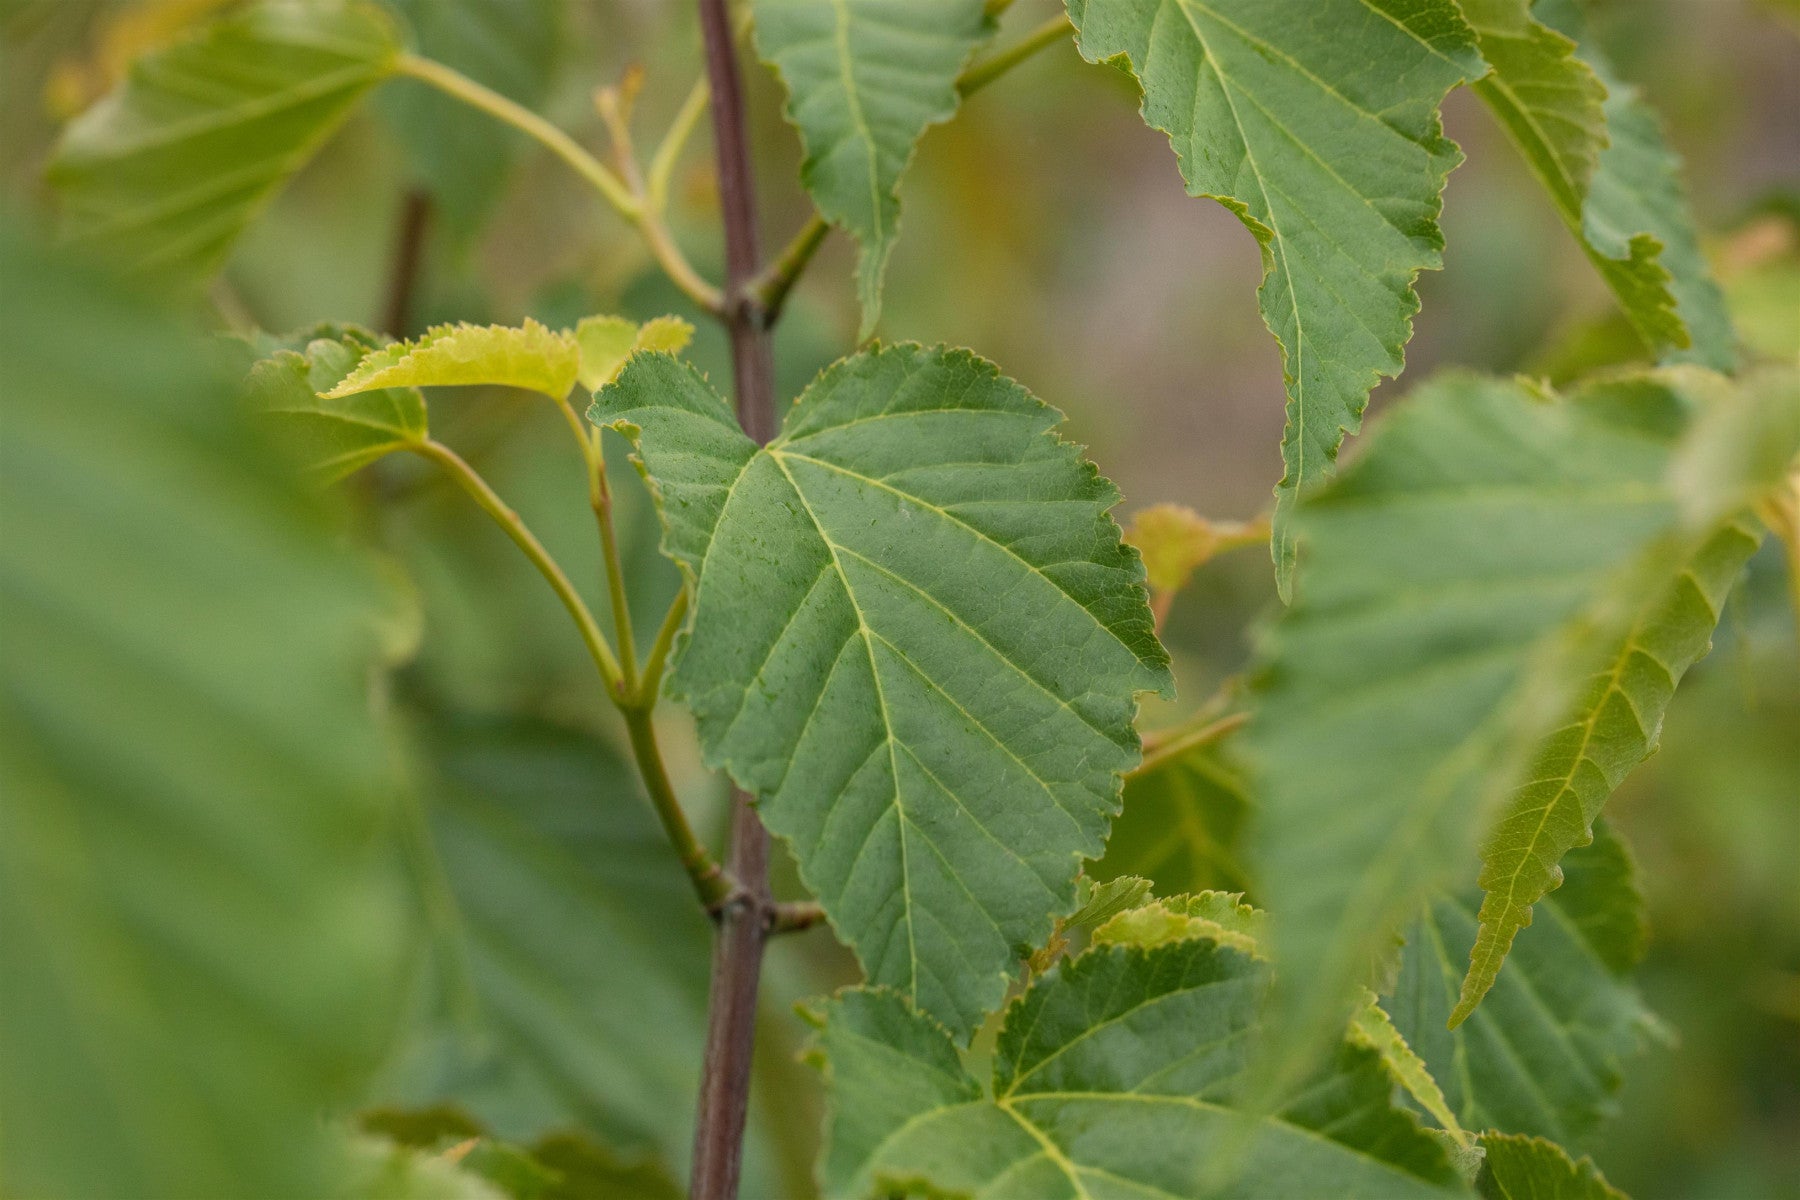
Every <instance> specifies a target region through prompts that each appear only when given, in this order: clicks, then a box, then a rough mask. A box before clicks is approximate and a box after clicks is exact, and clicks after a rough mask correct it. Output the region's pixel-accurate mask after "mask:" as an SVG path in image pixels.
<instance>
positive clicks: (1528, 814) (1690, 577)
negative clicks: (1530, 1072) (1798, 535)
mask: <svg viewBox="0 0 1800 1200" xmlns="http://www.w3.org/2000/svg"><path fill="white" fill-rule="evenodd" d="M1760 540H1761V538H1760V534H1759V533H1758V532H1756V531H1754V530H1753V528H1752V526H1751V525H1750V524H1749V522H1748V521H1741V522H1734V523H1732V524H1729V525H1727V526H1726V527H1725V528H1724V529H1722V530H1720V531H1719V532H1718V534H1717V535H1716V536H1714V537H1713V538H1712V539H1711V540H1710V541H1708V542H1707V543H1706V544H1704V545H1702V546H1701V547H1700V548H1699V550H1698V552H1697V553H1695V554H1694V555H1693V557H1692V558H1691V559H1690V560H1689V561H1688V562H1687V563H1686V564H1685V565H1683V566H1682V567H1681V569H1680V570H1679V571H1678V572H1677V573H1676V574H1675V575H1674V577H1673V578H1672V579H1669V580H1667V581H1666V584H1665V586H1663V587H1662V588H1661V589H1660V592H1659V593H1658V594H1656V595H1654V596H1652V597H1650V598H1649V601H1648V602H1647V603H1646V604H1645V605H1644V606H1643V607H1642V608H1641V609H1640V610H1639V612H1638V614H1637V615H1636V617H1635V618H1634V619H1633V621H1632V624H1631V627H1630V629H1629V630H1628V631H1627V632H1626V634H1625V636H1624V638H1623V639H1621V640H1619V641H1618V642H1616V643H1614V644H1613V645H1612V646H1611V647H1609V649H1608V652H1607V656H1606V662H1605V665H1604V666H1602V668H1601V669H1600V670H1599V671H1598V672H1597V673H1596V674H1595V675H1594V676H1593V677H1592V678H1591V679H1590V680H1589V681H1588V683H1587V685H1586V687H1585V690H1584V692H1583V694H1582V696H1581V698H1580V700H1579V701H1577V703H1576V705H1575V707H1574V709H1573V711H1572V712H1571V714H1570V719H1569V721H1568V723H1567V724H1565V725H1563V726H1562V727H1561V728H1559V729H1557V730H1556V731H1555V732H1553V733H1552V734H1551V735H1550V736H1549V737H1548V739H1546V741H1545V742H1544V744H1543V747H1542V749H1541V750H1540V752H1539V754H1538V757H1537V760H1536V761H1535V763H1534V764H1533V765H1532V767H1531V768H1530V770H1529V772H1528V774H1529V776H1530V782H1529V783H1527V784H1525V785H1524V786H1522V787H1520V788H1519V789H1518V790H1517V791H1516V792H1514V793H1513V795H1512V797H1511V798H1510V799H1509V800H1508V801H1507V802H1506V807H1505V809H1504V810H1503V811H1502V814H1501V817H1500V820H1499V822H1498V824H1496V825H1495V826H1494V828H1493V830H1492V831H1491V832H1490V833H1489V834H1488V837H1487V842H1486V844H1485V845H1484V846H1483V847H1482V852H1481V876H1480V884H1481V886H1482V887H1483V888H1484V889H1485V890H1486V893H1487V894H1486V895H1485V896H1484V897H1483V899H1482V903H1481V916H1480V922H1481V928H1480V932H1479V933H1478V935H1477V936H1476V939H1475V946H1474V949H1473V952H1472V953H1471V956H1470V963H1469V970H1468V976H1467V977H1466V978H1465V979H1464V980H1463V986H1462V996H1461V999H1459V1000H1458V1002H1457V1005H1456V1011H1455V1012H1453V1013H1452V1014H1451V1016H1450V1020H1451V1023H1452V1024H1456V1023H1460V1022H1462V1021H1464V1020H1466V1019H1467V1018H1468V1016H1469V1014H1470V1013H1471V1012H1473V1011H1474V1010H1475V1006H1476V1005H1477V1004H1479V1003H1480V1002H1481V997H1482V996H1484V995H1486V994H1487V990H1488V988H1490V987H1492V986H1493V983H1494V978H1495V976H1496V975H1497V974H1498V973H1499V971H1500V964H1501V962H1503V961H1504V960H1505V958H1506V952H1507V950H1508V949H1509V948H1510V947H1511V946H1512V943H1513V939H1514V937H1516V936H1517V935H1518V932H1519V930H1521V929H1523V928H1524V927H1525V926H1527V925H1529V924H1530V923H1531V906H1532V905H1533V904H1535V903H1536V902H1537V901H1538V900H1539V899H1541V898H1542V897H1543V895H1544V894H1545V893H1546V892H1548V891H1549V890H1550V889H1551V888H1554V887H1556V886H1558V884H1560V883H1561V881H1562V871H1561V869H1560V868H1559V867H1558V866H1557V863H1558V862H1560V861H1561V859H1562V857H1563V855H1565V854H1567V853H1568V852H1569V851H1570V850H1571V849H1573V848H1574V847H1576V846H1577V845H1580V844H1582V843H1583V842H1585V841H1586V840H1587V839H1588V838H1589V837H1590V836H1591V834H1590V832H1589V831H1590V829H1591V828H1592V826H1593V823H1594V818H1595V817H1597V816H1599V815H1600V809H1601V807H1602V806H1603V805H1604V804H1605V803H1606V798H1607V797H1608V796H1610V795H1612V792H1613V789H1614V788H1616V787H1618V786H1619V783H1620V782H1621V781H1622V780H1623V779H1624V778H1625V776H1626V775H1627V774H1628V773H1629V772H1631V771H1632V770H1633V769H1634V768H1636V767H1637V765H1638V764H1639V763H1641V762H1643V761H1644V760H1645V759H1646V758H1648V757H1650V755H1651V754H1652V753H1654V752H1655V750H1656V744H1657V736H1658V733H1659V732H1660V730H1661V727H1662V718H1663V714H1664V713H1665V712H1666V711H1668V707H1669V701H1670V700H1671V699H1673V698H1674V695H1675V688H1676V687H1677V686H1678V685H1679V684H1680V682H1681V677H1682V675H1683V674H1685V673H1686V671H1687V669H1688V668H1689V667H1690V666H1692V665H1693V664H1694V663H1695V662H1696V661H1698V660H1699V659H1700V658H1701V657H1703V656H1704V655H1705V654H1706V653H1707V652H1708V651H1709V650H1711V649H1712V631H1713V628H1714V627H1715V626H1717V625H1718V623H1719V618H1720V616H1721V615H1722V614H1723V613H1724V610H1725V597H1726V596H1727V595H1728V594H1729V593H1730V591H1731V588H1732V585H1733V584H1734V583H1735V582H1736V581H1737V578H1738V575H1739V573H1740V572H1741V571H1742V570H1743V567H1744V563H1745V562H1746V561H1747V560H1748V559H1749V557H1750V555H1751V553H1752V552H1753V551H1754V550H1755V549H1756V546H1757V543H1758V542H1759V541H1760Z"/></svg>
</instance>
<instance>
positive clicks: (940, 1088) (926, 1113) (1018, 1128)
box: [818, 940, 1469, 1200]
mask: <svg viewBox="0 0 1800 1200" xmlns="http://www.w3.org/2000/svg"><path fill="white" fill-rule="evenodd" d="M1266 981H1267V969H1266V967H1264V966H1263V965H1261V964H1259V963H1257V962H1255V961H1254V960H1252V959H1250V958H1248V957H1246V956H1244V955H1242V954H1239V953H1238V952H1236V951H1234V950H1231V949H1227V948H1225V947H1222V946H1219V945H1216V944H1214V943H1213V942H1211V941H1207V940H1177V941H1170V942H1165V943H1162V944H1160V945H1156V946H1153V947H1150V948H1141V947H1138V946H1128V945H1109V946H1099V947H1096V948H1095V949H1092V950H1090V951H1088V952H1087V953H1086V954H1083V955H1082V956H1081V957H1079V958H1077V959H1074V960H1072V961H1070V962H1066V963H1063V964H1061V965H1060V966H1058V967H1057V968H1056V969H1054V970H1053V971H1051V972H1050V973H1049V974H1048V975H1046V976H1045V977H1044V978H1042V979H1041V980H1039V981H1038V982H1037V983H1036V984H1034V985H1033V986H1032V987H1031V989H1030V990H1029V991H1027V992H1026V993H1025V995H1024V996H1022V997H1021V998H1020V999H1019V1000H1018V1001H1017V1002H1015V1003H1014V1004H1013V1005H1012V1007H1011V1008H1010V1009H1008V1011H1007V1015H1006V1022H1005V1024H1004V1026H1003V1027H1002V1028H1001V1030H1000V1034H999V1040H998V1042H997V1044H996V1046H995V1051H994V1058H993V1075H992V1079H991V1082H990V1083H989V1084H988V1085H987V1086H986V1087H984V1086H983V1085H982V1084H981V1083H979V1082H977V1080H976V1079H975V1078H973V1077H972V1076H970V1075H969V1074H968V1073H967V1071H966V1070H965V1069H964V1068H963V1066H962V1064H961V1062H960V1061H959V1060H958V1057H957V1054H956V1048H955V1043H954V1042H953V1041H952V1040H951V1038H950V1036H949V1034H948V1033H947V1032H946V1031H945V1030H944V1029H942V1028H941V1027H940V1026H938V1025H937V1024H936V1023H935V1022H933V1021H932V1020H931V1019H930V1018H929V1017H928V1016H926V1015H924V1014H922V1013H920V1012H918V1011H917V1010H916V1009H914V1008H913V1007H912V1006H911V1005H909V1004H908V1003H907V1002H906V1000H905V999H904V998H903V997H901V996H898V995H895V994H894V993H892V992H888V991H884V990H865V989H858V990H853V991H849V992H845V993H843V994H841V995H839V996H838V997H837V998H836V999H834V1000H833V1001H832V1002H831V1003H830V1005H829V1006H828V1008H827V1014H826V1021H825V1026H824V1030H823V1032H822V1033H821V1035H820V1038H819V1043H818V1049H819V1050H820V1051H821V1053H820V1055H819V1057H820V1058H821V1059H822V1061H823V1064H824V1067H825V1071H826V1076H827V1080H828V1082H829V1085H830V1093H831V1114H830V1119H829V1125H828V1128H827V1134H826V1147H825V1151H824V1158H823V1163H822V1166H821V1171H820V1175H821V1180H822V1183H823V1185H824V1190H825V1194H826V1195H827V1196H828V1197H831V1198H832V1200H869V1198H871V1197H878V1196H888V1195H892V1194H894V1193H903V1194H916V1193H919V1192H924V1193H925V1194H928V1195H933V1196H940V1195H941V1196H968V1197H982V1198H986V1200H1011V1198H1012V1197H1032V1198H1033V1200H1081V1198H1087V1197H1093V1198H1096V1200H1097V1198H1099V1197H1120V1198H1123V1197H1127V1196H1133V1197H1136V1196H1143V1197H1150V1196H1156V1197H1169V1198H1175V1200H1187V1198H1193V1200H1199V1198H1200V1197H1203V1196H1210V1195H1218V1194H1220V1193H1219V1192H1218V1191H1217V1190H1215V1189H1213V1188H1211V1187H1209V1186H1207V1176H1208V1173H1209V1169H1210V1168H1212V1167H1214V1166H1215V1165H1216V1162H1217V1160H1218V1159H1219V1157H1220V1156H1222V1155H1225V1154H1228V1153H1230V1152H1231V1150H1232V1148H1233V1147H1237V1146H1243V1145H1244V1140H1247V1141H1248V1146H1247V1148H1246V1149H1245V1150H1244V1152H1243V1153H1242V1156H1241V1162H1242V1166H1241V1168H1240V1170H1239V1173H1238V1174H1237V1175H1236V1177H1235V1179H1234V1180H1233V1186H1232V1188H1231V1190H1230V1194H1232V1195H1241V1196H1270V1197H1274V1196H1280V1197H1289V1196H1295V1197H1297V1196H1323V1195H1330V1196H1334V1197H1346V1198H1355V1200H1402V1198H1403V1197H1424V1196H1464V1195H1468V1194H1469V1193H1468V1192H1467V1191H1466V1190H1465V1189H1464V1187H1463V1185H1462V1182H1461V1180H1460V1178H1459V1177H1458V1175H1457V1174H1456V1172H1455V1171H1454V1170H1453V1169H1452V1167H1451V1166H1450V1163H1449V1161H1448V1159H1447V1158H1446V1156H1445V1153H1444V1151H1443V1149H1442V1148H1441V1147H1440V1145H1439V1143H1438V1142H1437V1141H1436V1140H1434V1139H1433V1138H1432V1137H1431V1136H1429V1134H1427V1133H1426V1131H1425V1130H1423V1129H1421V1128H1420V1127H1419V1125H1418V1123H1417V1122H1416V1120H1414V1119H1413V1118H1412V1116H1411V1115H1410V1114H1408V1113H1406V1112H1404V1111H1402V1110H1400V1109H1398V1108H1396V1107H1394V1105H1393V1103H1392V1100H1391V1095H1392V1091H1393V1084H1392V1082H1391V1081H1390V1079H1389V1077H1388V1075H1387V1073H1386V1071H1385V1070H1384V1069H1383V1067H1382V1065H1381V1062H1380V1060H1379V1058H1378V1057H1377V1055H1376V1054H1375V1053H1374V1052H1373V1051H1371V1050H1368V1049H1365V1048H1362V1047H1358V1046H1352V1045H1348V1044H1346V1045H1342V1046H1340V1047H1339V1049H1338V1051H1337V1053H1336V1054H1335V1055H1334V1056H1333V1058H1332V1061H1331V1062H1330V1063H1329V1064H1328V1065H1327V1066H1325V1067H1324V1068H1322V1069H1321V1070H1320V1071H1318V1072H1316V1073H1315V1074H1314V1075H1313V1076H1311V1077H1310V1078H1309V1079H1308V1080H1306V1081H1305V1083H1304V1084H1303V1085H1302V1086H1301V1087H1299V1088H1297V1089H1295V1090H1294V1091H1293V1092H1292V1093H1291V1094H1290V1095H1289V1096H1288V1098H1287V1099H1286V1100H1285V1101H1284V1102H1282V1103H1280V1104H1278V1105H1276V1106H1274V1107H1273V1108H1272V1109H1271V1111H1269V1112H1268V1113H1267V1114H1265V1115H1260V1116H1251V1115H1249V1114H1247V1113H1245V1112H1243V1111H1241V1110H1239V1109H1237V1108H1235V1107H1234V1106H1233V1099H1234V1096H1235V1095H1236V1093H1237V1092H1238V1091H1239V1090H1240V1088H1241V1083H1242V1079H1243V1075H1244V1064H1245V1062H1246V1059H1247V1058H1248V1047H1249V1045H1250V1043H1251V1041H1252V1035H1253V1034H1254V1033H1255V1031H1256V1027H1257V1013H1258V1008H1259V1003H1260V1000H1261V997H1262V995H1263V992H1264V990H1265V984H1266Z"/></svg>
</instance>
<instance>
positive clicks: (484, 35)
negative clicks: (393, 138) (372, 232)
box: [376, 0, 566, 242]
mask: <svg viewBox="0 0 1800 1200" xmlns="http://www.w3.org/2000/svg"><path fill="white" fill-rule="evenodd" d="M385 2H386V4H387V5H388V7H390V8H391V9H393V10H394V11H395V12H397V13H398V14H399V15H400V16H401V17H402V19H404V21H405V22H406V24H407V25H408V26H409V27H410V28H411V30H412V34H413V45H414V50H415V51H416V52H417V53H418V54H420V55H422V56H424V57H426V58H429V59H431V60H432V61H434V62H440V63H443V64H444V65H445V66H447V67H450V68H451V69H453V70H455V71H457V72H458V73H459V74H462V75H465V76H467V77H468V78H470V79H473V80H474V81H475V82H476V83H479V84H481V85H483V86H484V87H488V88H491V89H492V90H494V91H496V92H499V93H500V94H501V95H503V96H505V97H507V98H508V99H509V100H513V101H516V102H517V103H519V104H522V105H524V106H525V107H526V108H528V109H537V108H540V107H541V106H542V105H543V103H544V101H545V100H546V99H547V98H548V97H549V94H550V85H551V83H552V81H553V79H554V76H555V69H556V65H557V60H558V59H559V57H560V51H561V49H562V47H563V45H564V44H565V42H566V36H565V31H564V9H565V7H566V6H565V4H564V3H563V0H454V3H451V2H448V0H385ZM376 108H377V111H379V112H380V113H382V115H383V116H385V117H387V118H388V120H389V121H390V122H391V123H392V125H393V127H394V130H395V132H396V133H397V134H398V135H399V142H400V145H401V147H402V149H403V150H404V151H405V153H406V160H407V165H408V167H409V169H410V171H411V173H412V175H413V176H414V177H415V178H416V179H417V180H418V181H419V183H420V184H421V185H422V186H424V187H425V188H426V189H427V190H428V191H430V193H431V195H432V198H433V200H435V201H436V204H437V211H438V213H439V214H440V215H441V218H442V220H443V222H444V226H445V228H446V229H447V231H448V232H449V234H450V237H451V239H452V241H454V242H466V241H467V239H468V238H469V237H470V236H471V235H473V234H474V233H475V232H476V231H477V230H478V229H479V227H480V225H481V223H482V221H483V220H484V219H485V218H486V217H487V215H488V214H489V213H490V212H491V211H492V210H493V207H494V205H495V204H496V203H498V202H499V200H500V197H501V194H502V193H503V192H504V190H505V188H506V184H507V182H508V180H509V178H510V177H511V167H512V165H513V163H514V162H515V161H516V160H517V159H518V156H519V151H520V150H521V149H522V148H524V147H525V146H527V145H529V144H530V143H529V142H528V140H527V139H526V138H525V137H523V136H522V135H521V134H520V133H519V132H518V131H517V130H514V129H511V128H509V127H508V126H506V125H504V124H502V123H501V122H499V121H496V120H494V119H493V117H491V116H489V115H488V114H487V113H484V112H479V111H477V110H476V109H473V108H471V107H469V106H468V105H466V104H463V103H461V102H460V101H458V100H456V99H454V98H453V97H450V96H447V95H445V94H444V93H443V92H440V91H438V90H437V89H435V88H433V87H431V86H430V85H428V84H425V83H422V82H420V81H417V80H412V79H403V80H400V81H398V82H396V84H395V85H394V87H393V88H392V89H391V90H384V91H383V93H382V95H381V98H380V100H379V101H378V102H377V104H376Z"/></svg>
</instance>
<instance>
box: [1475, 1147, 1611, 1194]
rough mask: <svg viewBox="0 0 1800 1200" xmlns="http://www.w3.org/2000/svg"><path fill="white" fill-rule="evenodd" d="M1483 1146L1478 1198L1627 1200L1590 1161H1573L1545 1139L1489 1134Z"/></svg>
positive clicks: (1561, 1149) (1565, 1152) (1560, 1148)
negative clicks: (1483, 1155) (1483, 1154)
mask: <svg viewBox="0 0 1800 1200" xmlns="http://www.w3.org/2000/svg"><path fill="white" fill-rule="evenodd" d="M1481 1148H1482V1150H1484V1151H1485V1152H1486V1157H1485V1159H1484V1160H1483V1162H1482V1170H1481V1177H1480V1178H1479V1179H1478V1180H1477V1181H1476V1187H1477V1188H1478V1189H1479V1190H1480V1192H1481V1196H1482V1200H1626V1197H1625V1193H1623V1192H1621V1191H1619V1189H1617V1188H1615V1187H1613V1186H1612V1185H1611V1184H1610V1183H1608V1182H1606V1177H1605V1176H1604V1175H1602V1174H1600V1170H1599V1168H1598V1167H1596V1166H1594V1163H1593V1160H1592V1159H1586V1158H1584V1159H1582V1160H1581V1161H1580V1162H1576V1161H1575V1160H1574V1159H1573V1158H1571V1157H1569V1152H1568V1151H1566V1150H1564V1149H1563V1148H1562V1147H1561V1146H1558V1145H1557V1144H1556V1143H1555V1142H1552V1141H1547V1140H1546V1139H1544V1138H1537V1137H1518V1136H1515V1135H1511V1134H1505V1133H1489V1134H1484V1135H1482V1138H1481Z"/></svg>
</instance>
